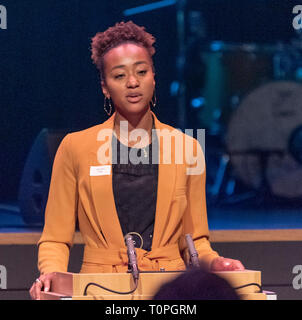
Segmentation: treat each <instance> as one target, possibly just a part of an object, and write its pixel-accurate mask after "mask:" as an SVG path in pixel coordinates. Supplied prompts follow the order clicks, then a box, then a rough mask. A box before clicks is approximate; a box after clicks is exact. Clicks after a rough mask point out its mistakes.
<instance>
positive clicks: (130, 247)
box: [125, 234, 139, 282]
mask: <svg viewBox="0 0 302 320" xmlns="http://www.w3.org/2000/svg"><path fill="white" fill-rule="evenodd" d="M125 240H126V246H127V254H128V260H129V262H128V268H129V270H130V271H131V273H132V276H133V279H134V281H135V282H136V281H138V278H139V270H138V267H137V260H136V251H135V247H134V243H133V240H132V236H131V235H130V234H128V235H126V237H125Z"/></svg>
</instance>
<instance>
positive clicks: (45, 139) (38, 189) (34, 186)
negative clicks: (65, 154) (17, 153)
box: [18, 128, 68, 226]
mask: <svg viewBox="0 0 302 320" xmlns="http://www.w3.org/2000/svg"><path fill="white" fill-rule="evenodd" d="M67 133H68V132H67V131H63V130H62V131H57V130H56V131H54V130H50V129H47V128H44V129H42V130H41V132H40V133H39V135H38V136H37V138H36V139H35V141H34V144H33V146H32V148H31V150H30V152H29V154H28V156H27V159H26V162H25V166H24V169H23V173H22V177H21V181H20V186H19V195H18V202H19V207H20V214H21V216H22V218H23V220H24V222H25V223H26V224H28V225H33V226H41V225H43V224H44V211H45V207H46V202H47V198H48V191H49V184H50V178H51V171H52V164H53V161H54V157H55V154H56V151H57V149H58V147H59V144H60V143H61V141H62V139H63V138H64V136H65V135H66V134H67Z"/></svg>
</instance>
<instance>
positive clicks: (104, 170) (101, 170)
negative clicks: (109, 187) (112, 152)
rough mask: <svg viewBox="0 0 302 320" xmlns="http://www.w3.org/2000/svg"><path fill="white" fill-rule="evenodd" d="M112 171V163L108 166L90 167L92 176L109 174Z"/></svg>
mask: <svg viewBox="0 0 302 320" xmlns="http://www.w3.org/2000/svg"><path fill="white" fill-rule="evenodd" d="M110 172H111V165H107V166H91V167H90V176H91V177H96V176H108V175H110Z"/></svg>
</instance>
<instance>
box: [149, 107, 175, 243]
mask: <svg viewBox="0 0 302 320" xmlns="http://www.w3.org/2000/svg"><path fill="white" fill-rule="evenodd" d="M152 114H153V116H154V120H155V128H156V129H160V130H162V129H167V128H166V127H165V126H163V124H162V123H161V122H160V121H159V120H158V119H157V118H156V116H155V114H154V113H153V112H152ZM161 140H162V139H160V138H159V139H158V142H159V146H160V152H159V154H160V161H159V166H158V187H157V202H156V214H155V225H154V233H153V234H154V236H153V241H152V249H155V248H158V247H161V246H162V245H163V242H165V240H166V239H164V236H165V235H166V233H165V229H166V226H167V224H168V223H169V219H170V216H169V212H170V210H169V208H170V205H171V201H172V196H173V190H174V186H175V178H176V165H175V162H174V161H173V160H172V161H171V164H164V163H163V161H162V160H163V157H164V153H165V152H168V150H164V147H163V141H161ZM173 148H174V147H173V143H172V146H171V159H173V155H174V151H173V150H174V149H173Z"/></svg>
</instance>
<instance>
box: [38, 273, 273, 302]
mask: <svg viewBox="0 0 302 320" xmlns="http://www.w3.org/2000/svg"><path fill="white" fill-rule="evenodd" d="M181 272H183V271H175V272H166V271H165V272H141V273H140V277H139V282H138V287H137V289H136V290H135V292H134V293H132V294H114V293H111V292H109V291H107V290H104V289H101V288H99V287H96V286H89V288H88V289H87V295H84V290H85V287H86V285H87V284H88V283H90V282H94V283H97V284H100V285H102V286H103V287H106V288H108V289H111V290H114V291H119V292H129V291H131V290H132V289H133V288H134V287H135V286H134V281H133V278H132V275H131V274H130V273H95V274H94V273H86V274H85V273H82V274H80V273H68V272H66V273H63V272H58V273H56V274H55V277H54V279H53V281H52V285H51V291H50V292H41V299H42V300H151V299H152V298H153V296H154V294H155V293H156V292H157V290H158V289H159V288H160V286H161V285H163V284H164V283H166V282H168V281H170V280H172V279H174V278H175V277H177V276H179V275H180V274H181ZM215 274H217V275H218V276H220V277H222V278H224V279H225V280H227V281H228V282H229V283H230V285H231V286H232V287H234V288H237V287H240V286H243V285H246V284H249V283H256V284H258V285H261V272H260V271H253V270H244V271H224V272H215ZM237 293H238V294H239V296H240V298H241V299H242V300H267V297H268V296H267V294H266V293H259V288H258V286H256V285H252V286H247V287H244V288H241V289H238V290H237Z"/></svg>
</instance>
